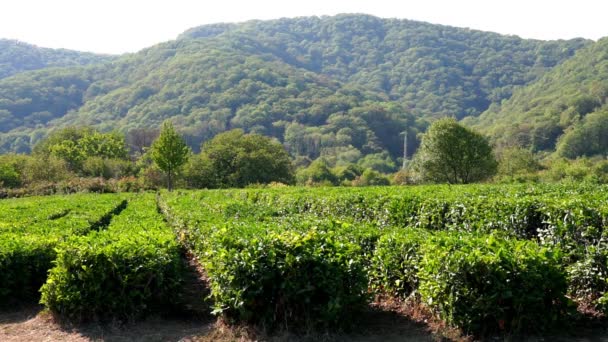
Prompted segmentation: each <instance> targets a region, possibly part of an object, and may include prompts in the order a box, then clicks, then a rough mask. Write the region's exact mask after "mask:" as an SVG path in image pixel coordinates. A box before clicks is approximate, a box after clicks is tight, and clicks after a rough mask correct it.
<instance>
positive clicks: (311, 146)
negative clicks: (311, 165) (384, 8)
mask: <svg viewBox="0 0 608 342" xmlns="http://www.w3.org/2000/svg"><path fill="white" fill-rule="evenodd" d="M590 44H592V42H590V41H586V40H582V39H576V40H570V41H549V42H545V41H536V40H525V39H520V38H518V37H513V36H503V35H499V34H494V33H487V32H481V31H474V30H469V29H460V28H453V27H447V26H441V25H432V24H426V23H421V22H415V21H409V20H397V19H380V18H376V17H372V16H366V15H339V16H335V17H322V18H317V17H308V18H296V19H280V20H273V21H250V22H246V23H242V24H218V25H206V26H202V27H198V28H194V29H191V30H189V31H187V32H185V33H184V34H183V35H181V36H180V37H179V38H178V39H177V40H175V41H171V42H167V43H163V44H159V45H156V46H153V47H151V48H148V49H145V50H142V51H140V52H139V53H136V54H130V55H125V56H122V57H120V58H118V59H116V60H115V61H113V62H112V63H105V64H99V65H94V66H88V67H73V68H66V69H60V70H58V69H52V70H50V69H49V70H41V71H34V72H28V73H21V74H19V75H16V76H14V77H10V78H6V79H4V80H0V151H18V152H27V151H29V150H30V148H31V146H32V145H33V144H34V143H36V142H37V141H39V139H40V138H42V137H44V136H45V135H46V134H47V133H48V131H49V129H50V128H52V127H57V126H69V125H91V126H94V127H96V128H100V129H103V130H110V129H118V130H121V131H123V132H128V131H129V130H131V129H133V128H138V127H158V126H159V125H160V123H161V122H162V121H163V120H165V119H167V118H173V121H174V122H175V124H176V127H177V128H178V129H179V130H180V131H181V132H182V133H184V134H185V136H186V138H187V140H188V142H189V144H190V145H191V146H192V147H193V148H194V149H195V150H197V149H198V148H199V146H200V143H202V142H204V141H206V140H208V139H210V138H211V137H213V136H214V135H216V134H217V133H219V132H222V131H225V130H228V129H232V128H243V129H244V130H245V131H247V132H256V133H262V134H265V135H269V136H273V137H276V138H277V139H278V140H279V141H281V142H282V143H283V144H284V145H285V146H286V148H287V149H288V151H289V152H290V153H291V154H292V156H293V157H298V156H303V157H307V158H310V159H314V158H317V157H319V156H325V157H327V158H329V159H330V160H332V161H336V162H339V161H344V162H353V161H357V160H360V159H362V158H370V159H372V160H375V161H383V162H386V163H387V164H391V163H394V162H395V161H397V158H398V157H399V156H401V155H402V153H403V142H402V139H403V135H401V133H402V132H404V131H407V132H408V140H409V141H408V152H409V153H408V154H410V155H411V153H413V151H414V150H415V149H416V147H417V143H418V142H417V138H416V135H417V134H418V133H419V132H421V131H424V130H425V129H426V127H427V126H428V122H429V121H431V120H434V119H435V118H438V117H443V116H454V117H456V118H458V119H461V118H465V117H468V116H477V115H479V114H480V113H482V112H484V111H485V110H486V109H488V108H490V107H492V106H495V105H498V104H499V103H501V101H503V100H505V99H508V98H509V97H510V96H511V94H512V93H513V91H514V89H516V88H518V87H520V86H525V85H528V84H531V83H533V82H534V81H536V80H538V79H539V78H541V77H543V75H545V74H546V73H547V72H548V71H550V70H551V69H552V68H553V67H555V66H556V65H559V64H560V63H561V62H563V61H565V60H567V59H568V58H570V57H571V56H573V55H574V54H575V52H576V51H578V50H580V49H581V48H584V47H586V46H589V45H590Z"/></svg>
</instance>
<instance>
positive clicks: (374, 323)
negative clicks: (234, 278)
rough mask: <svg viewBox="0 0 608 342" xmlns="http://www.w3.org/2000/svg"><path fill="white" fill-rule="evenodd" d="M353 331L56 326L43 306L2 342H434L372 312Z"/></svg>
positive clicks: (414, 326) (412, 326) (10, 323)
mask: <svg viewBox="0 0 608 342" xmlns="http://www.w3.org/2000/svg"><path fill="white" fill-rule="evenodd" d="M364 315H365V317H362V322H365V323H364V324H363V325H361V326H359V327H357V329H356V331H355V332H352V333H348V334H347V333H341V334H333V333H332V334H330V333H313V334H306V335H303V336H302V335H293V334H290V333H289V332H279V333H275V334H273V335H270V336H268V335H266V334H263V333H259V332H255V331H251V330H250V329H247V328H244V327H234V326H227V325H225V324H223V323H221V322H219V321H217V320H215V319H209V318H197V319H192V318H190V319H185V318H166V317H150V318H147V319H145V320H143V321H139V322H135V323H130V324H105V325H100V324H86V325H79V326H69V325H64V324H61V323H60V322H57V320H55V319H54V318H53V317H52V315H51V314H49V313H48V312H46V311H44V310H43V308H42V307H40V306H32V307H27V308H20V309H16V310H11V311H4V312H0V341H4V342H13V341H15V342H16V341H28V342H29V341H68V342H84V341H116V342H122V341H184V342H186V341H201V342H211V341H220V342H223V341H243V342H244V341H277V342H279V341H300V342H307V341H311V342H312V341H314V342H321V341H355V342H372V341H374V342H376V341H377V342H381V341H387V342H393V341H394V342H397V341H435V340H438V338H436V337H434V336H433V334H432V333H430V332H428V331H427V328H426V327H425V326H424V325H422V324H419V323H416V322H413V321H411V320H409V319H407V318H405V317H403V316H401V315H399V314H397V313H394V312H382V311H376V310H371V311H370V312H367V313H364Z"/></svg>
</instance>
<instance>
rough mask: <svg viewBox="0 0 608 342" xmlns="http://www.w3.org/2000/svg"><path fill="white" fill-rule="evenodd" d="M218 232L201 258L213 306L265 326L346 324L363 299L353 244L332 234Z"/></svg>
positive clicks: (364, 282)
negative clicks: (246, 235)
mask: <svg viewBox="0 0 608 342" xmlns="http://www.w3.org/2000/svg"><path fill="white" fill-rule="evenodd" d="M220 234H221V237H219V238H216V239H214V241H213V243H212V244H210V245H211V246H212V247H211V248H210V250H209V252H208V253H209V255H211V257H210V258H208V259H207V260H206V261H204V264H205V266H206V270H207V272H208V274H209V277H210V279H211V290H212V296H213V299H214V300H215V306H216V310H217V311H220V312H224V311H225V312H226V314H228V316H232V317H236V318H238V319H240V320H245V321H250V322H256V323H262V324H264V326H266V327H273V326H276V325H287V326H291V327H296V328H297V327H300V328H301V327H318V326H321V327H323V326H334V325H344V324H348V323H349V321H350V319H352V318H353V317H354V315H355V313H356V312H357V310H359V309H360V308H361V307H362V305H363V304H364V303H365V299H366V289H367V279H366V277H365V273H364V272H363V268H362V263H361V260H359V259H358V258H357V255H358V252H357V250H356V248H357V247H356V246H354V245H352V244H347V243H342V242H339V241H337V237H336V236H334V235H333V234H330V233H327V232H323V231H317V230H314V229H313V230H310V231H308V232H306V233H296V232H284V233H270V234H268V235H266V236H264V237H260V238H251V239H243V238H233V237H231V236H230V234H228V232H227V231H223V232H221V233H220Z"/></svg>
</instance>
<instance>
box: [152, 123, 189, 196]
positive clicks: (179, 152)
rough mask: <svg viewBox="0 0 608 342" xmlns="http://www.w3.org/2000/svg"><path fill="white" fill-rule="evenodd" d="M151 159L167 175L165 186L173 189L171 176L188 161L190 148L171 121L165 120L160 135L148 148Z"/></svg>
mask: <svg viewBox="0 0 608 342" xmlns="http://www.w3.org/2000/svg"><path fill="white" fill-rule="evenodd" d="M150 153H151V157H152V160H154V163H155V164H156V165H157V166H158V167H159V168H160V169H161V170H162V171H163V172H165V174H166V175H167V187H168V188H169V191H171V190H173V177H175V175H176V174H177V172H178V171H179V169H180V168H181V167H182V166H183V165H184V164H185V163H186V162H187V161H188V157H189V155H190V149H189V148H188V146H186V143H185V142H184V140H183V139H182V137H181V136H180V135H179V134H178V133H177V132H176V131H175V128H173V124H172V123H171V121H165V122H164V123H163V127H162V129H161V130H160V135H159V136H158V138H157V139H156V140H154V143H152V147H151V149H150Z"/></svg>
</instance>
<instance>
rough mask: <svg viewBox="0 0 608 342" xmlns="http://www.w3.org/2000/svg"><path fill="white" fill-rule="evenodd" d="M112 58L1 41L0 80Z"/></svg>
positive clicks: (13, 41) (14, 41)
mask: <svg viewBox="0 0 608 342" xmlns="http://www.w3.org/2000/svg"><path fill="white" fill-rule="evenodd" d="M111 58H112V57H110V56H103V55H96V54H93V53H86V52H78V51H71V50H65V49H47V48H40V47H37V46H35V45H30V44H27V43H23V42H20V41H16V40H8V39H0V79H1V78H5V77H8V76H12V75H15V74H18V73H20V72H23V71H28V70H37V69H43V68H48V67H68V66H77V65H86V64H91V63H98V62H103V61H106V60H109V59H111Z"/></svg>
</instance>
